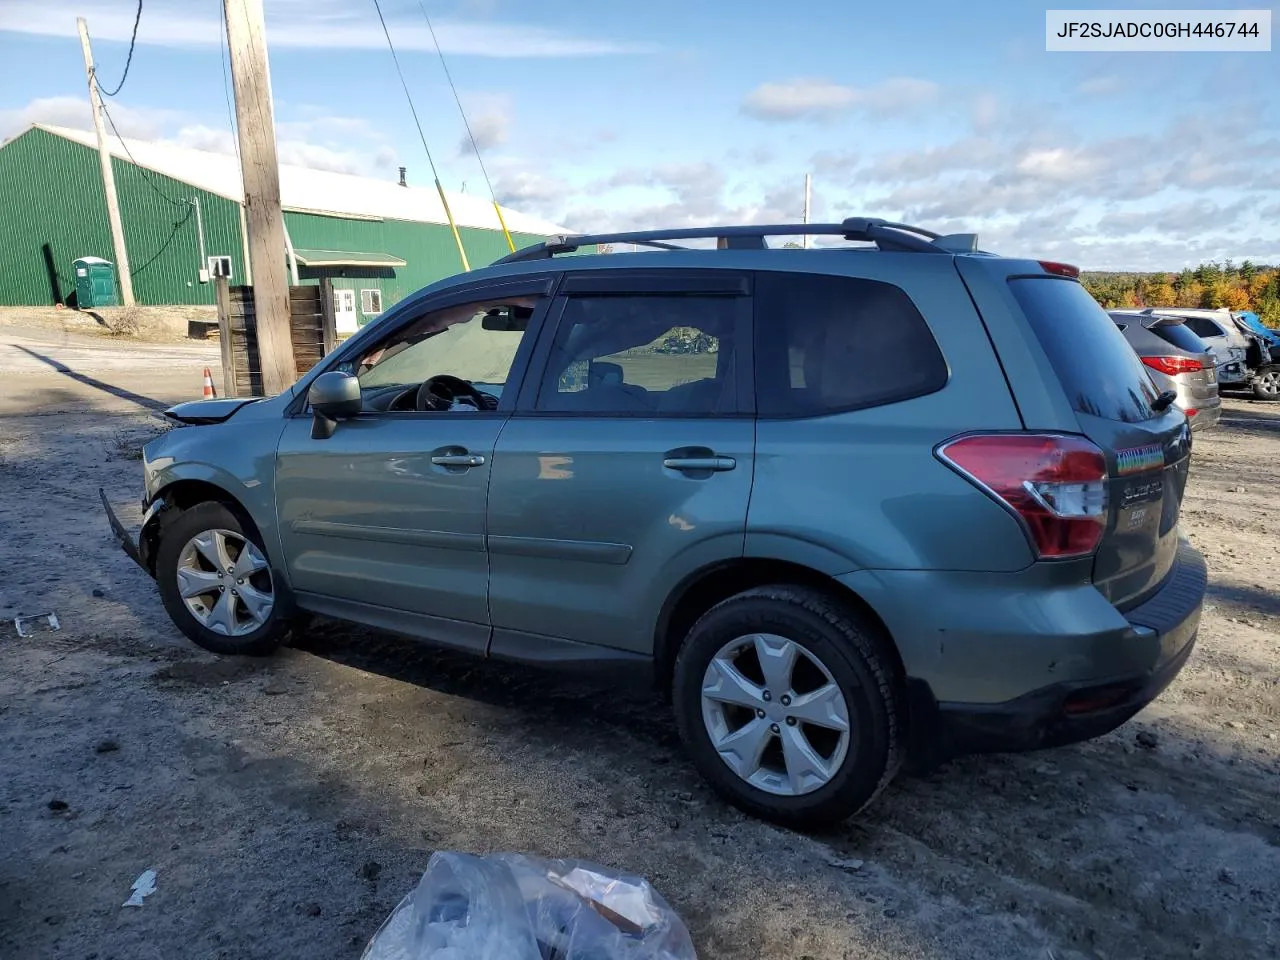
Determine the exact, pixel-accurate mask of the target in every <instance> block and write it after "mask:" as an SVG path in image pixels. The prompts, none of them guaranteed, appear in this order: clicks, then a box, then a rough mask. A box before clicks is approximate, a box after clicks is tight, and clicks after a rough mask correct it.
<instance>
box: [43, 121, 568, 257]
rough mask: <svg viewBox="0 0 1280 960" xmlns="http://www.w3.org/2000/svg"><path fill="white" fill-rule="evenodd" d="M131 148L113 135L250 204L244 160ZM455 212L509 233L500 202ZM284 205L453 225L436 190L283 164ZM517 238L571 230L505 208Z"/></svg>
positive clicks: (67, 132) (470, 202)
mask: <svg viewBox="0 0 1280 960" xmlns="http://www.w3.org/2000/svg"><path fill="white" fill-rule="evenodd" d="M33 126H35V127H37V128H39V129H41V130H44V131H45V132H47V133H51V134H53V135H55V136H58V137H62V138H64V139H67V140H71V141H74V142H75V143H79V144H81V145H83V146H86V147H89V148H91V149H94V150H96V149H97V148H98V141H97V137H96V136H94V134H93V133H91V132H89V131H87V130H73V129H71V128H69V127H57V126H52V125H50V124H44V123H37V124H33ZM126 142H127V144H128V150H127V151H126V150H125V146H124V144H123V143H121V141H120V140H119V139H118V138H116V137H107V149H108V150H109V151H110V153H111V155H112V156H115V157H119V158H120V159H122V160H126V161H128V160H130V155H132V160H133V162H135V163H136V164H137V165H138V166H140V167H145V168H146V169H147V170H151V171H153V172H155V173H159V174H163V175H164V176H166V177H172V178H173V179H174V180H180V181H182V182H183V183H189V184H191V185H192V186H194V187H199V188H200V189H202V190H207V191H208V192H209V193H214V194H217V195H218V196H221V197H226V198H227V199H228V200H232V201H234V202H236V203H240V202H242V201H243V200H244V187H243V185H242V182H241V179H240V161H239V160H238V159H237V158H236V157H235V156H233V155H232V154H226V153H212V152H210V151H208V150H194V149H192V148H190V147H180V146H177V145H176V144H171V143H165V142H156V141H148V140H134V139H132V138H129V139H128V140H127V141H126ZM448 197H449V207H450V209H451V210H452V211H453V217H454V220H455V221H456V222H457V224H458V226H460V227H476V228H480V229H484V230H501V229H502V225H501V224H500V223H499V222H498V215H497V213H496V212H495V211H494V209H493V204H492V203H490V202H489V201H488V200H485V199H484V198H482V197H478V196H472V195H469V194H465V193H448ZM280 200H281V203H282V204H283V206H284V208H285V209H286V210H290V211H297V212H303V213H318V214H323V215H329V216H334V217H355V218H365V219H369V218H374V219H386V220H409V221H413V222H417V223H433V224H445V223H448V218H447V217H446V216H445V213H444V205H443V204H442V203H441V202H440V197H439V195H438V194H437V193H436V191H435V190H434V189H427V188H423V187H402V186H400V185H399V184H398V183H397V182H396V181H395V180H390V179H388V180H377V179H374V178H372V177H357V176H353V175H352V174H347V173H333V172H331V171H328V170H313V169H311V168H309V167H297V166H292V165H289V164H283V163H282V164H281V165H280ZM502 215H503V218H504V219H505V220H506V222H507V228H508V229H509V230H510V231H511V232H512V233H524V234H533V235H535V236H560V235H563V234H566V233H569V232H570V231H569V230H567V229H566V228H564V227H562V226H558V225H556V224H554V223H551V222H550V221H547V220H543V219H541V218H538V217H531V216H528V215H526V214H523V213H520V212H518V211H515V210H510V209H508V208H507V207H503V208H502Z"/></svg>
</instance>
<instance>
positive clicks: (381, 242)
mask: <svg viewBox="0 0 1280 960" xmlns="http://www.w3.org/2000/svg"><path fill="white" fill-rule="evenodd" d="M284 218H285V223H286V224H287V225H288V227H289V239H290V240H291V241H292V242H293V245H294V246H295V247H311V248H315V249H319V250H352V251H360V252H367V253H390V254H393V255H395V256H397V257H400V258H401V259H402V260H405V261H406V264H407V265H406V266H403V267H396V268H395V269H394V270H382V271H372V270H359V269H352V270H349V271H328V270H327V271H326V273H327V274H328V275H329V276H331V277H332V278H333V285H334V287H337V288H340V289H348V290H367V289H369V288H371V287H377V288H378V289H380V290H381V291H382V309H383V310H387V309H390V307H391V305H392V304H394V303H395V302H396V301H398V300H402V299H404V298H405V297H406V296H408V295H409V294H411V293H413V292H415V291H417V290H421V289H422V288H423V287H425V286H427V285H428V284H431V283H435V282H436V281H437V280H442V279H444V278H445V277H449V276H453V275H454V274H456V273H461V272H462V261H461V260H460V259H459V257H458V245H457V244H456V243H454V240H453V231H451V230H450V229H449V227H448V226H446V225H443V224H432V223H415V222H412V221H408V220H348V219H345V218H342V217H327V216H323V215H320V214H314V213H292V212H286V213H285V215H284ZM458 233H459V234H460V235H461V236H462V246H463V248H464V249H465V250H466V251H467V259H468V260H469V261H470V263H471V267H472V269H475V268H477V267H483V266H488V265H489V264H490V263H492V262H493V261H494V260H497V259H498V258H499V257H504V256H506V255H507V254H508V253H510V252H511V250H510V248H509V247H508V246H507V240H506V237H504V236H503V235H502V234H501V233H500V232H499V231H497V230H481V229H477V228H473V227H461V228H459V230H458ZM511 239H512V240H513V241H514V242H515V245H516V247H517V249H518V248H520V247H523V246H527V245H529V244H531V243H538V242H540V241H542V240H545V239H546V237H541V236H536V237H535V236H530V235H528V234H522V233H513V234H512V235H511ZM344 273H345V274H346V275H344ZM375 273H381V274H382V276H375V275H374V274H375ZM304 282H318V281H305V280H304ZM356 302H357V307H356V309H357V310H359V298H358V297H357V301H356ZM367 319H368V318H367V317H365V316H364V315H363V314H362V315H361V316H360V322H361V323H364V322H365V321H366V320H367Z"/></svg>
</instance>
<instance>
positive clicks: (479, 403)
mask: <svg viewBox="0 0 1280 960" xmlns="http://www.w3.org/2000/svg"><path fill="white" fill-rule="evenodd" d="M459 400H461V401H464V402H465V401H470V404H474V405H475V408H476V409H477V410H492V409H493V408H494V406H495V404H494V402H493V398H492V397H490V396H488V395H487V394H484V393H481V392H480V391H479V390H477V389H476V388H475V387H473V386H472V385H471V384H469V383H467V381H465V380H463V379H462V378H461V377H455V376H452V375H451V374H447V373H441V374H438V375H436V376H434V377H429V378H428V379H426V380H424V381H423V382H422V386H420V387H418V394H417V396H416V397H415V398H414V404H413V406H414V409H415V410H422V411H428V410H448V409H450V408H452V407H453V405H454V403H456V402H457V401H459Z"/></svg>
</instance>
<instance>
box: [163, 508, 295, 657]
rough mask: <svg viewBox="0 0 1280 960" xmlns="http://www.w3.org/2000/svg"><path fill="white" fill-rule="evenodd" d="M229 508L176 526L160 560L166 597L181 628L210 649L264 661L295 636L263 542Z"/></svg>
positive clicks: (190, 513)
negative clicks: (287, 636)
mask: <svg viewBox="0 0 1280 960" xmlns="http://www.w3.org/2000/svg"><path fill="white" fill-rule="evenodd" d="M245 527H246V525H245V524H243V523H242V522H241V521H240V519H239V517H237V516H236V515H235V513H234V512H232V510H231V509H230V508H229V507H228V506H227V505H226V504H222V503H202V504H200V505H199V506H196V507H192V508H191V509H190V510H187V511H186V512H184V513H183V514H182V515H181V516H179V517H178V518H177V519H175V520H174V521H173V523H171V524H170V525H169V526H168V527H167V528H166V529H165V532H164V537H163V539H162V540H161V541H160V549H159V551H158V552H157V554H156V582H157V584H158V585H159V588H160V599H161V600H162V601H163V603H164V607H165V610H166V611H168V613H169V617H170V618H171V619H172V620H173V622H174V624H175V625H176V626H177V627H178V629H179V630H181V631H182V632H183V633H185V634H186V635H187V636H188V637H189V638H190V639H191V640H193V641H194V642H195V643H196V644H198V645H199V646H201V647H204V648H205V649H206V650H210V651H212V652H213V653H221V654H248V655H253V656H261V655H263V654H267V653H271V652H272V651H273V650H275V648H276V647H278V646H279V645H280V643H281V641H283V640H284V638H285V635H286V634H287V633H288V632H289V619H288V617H287V616H286V615H285V613H284V611H283V609H282V605H281V603H280V602H279V597H278V596H277V592H276V590H275V583H274V582H273V579H272V576H271V567H270V564H268V562H267V557H266V553H265V551H264V550H263V547H262V544H261V543H258V542H256V539H255V536H254V535H251V534H250V533H249V532H248V531H247V530H246V529H245Z"/></svg>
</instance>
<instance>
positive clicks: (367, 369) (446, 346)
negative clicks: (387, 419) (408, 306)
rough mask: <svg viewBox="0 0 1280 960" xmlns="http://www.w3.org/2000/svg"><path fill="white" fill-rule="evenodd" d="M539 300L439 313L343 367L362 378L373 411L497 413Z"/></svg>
mask: <svg viewBox="0 0 1280 960" xmlns="http://www.w3.org/2000/svg"><path fill="white" fill-rule="evenodd" d="M538 303H539V298H535V297H520V298H514V299H512V298H507V299H499V300H483V301H478V302H476V303H468V304H463V305H461V306H456V307H448V308H446V309H443V310H435V311H432V312H430V313H426V314H423V315H422V316H420V317H418V318H417V319H415V320H413V321H411V322H410V323H409V324H408V325H407V326H403V327H401V328H399V329H398V330H396V331H395V332H394V333H392V334H389V335H388V336H387V337H386V338H385V339H383V340H381V341H379V342H377V343H374V344H373V345H371V346H369V347H367V348H366V349H365V350H364V352H363V353H361V354H360V355H359V356H358V357H354V358H351V359H348V360H346V361H344V362H343V363H341V364H340V365H339V366H338V368H337V369H339V370H343V371H345V372H347V373H350V374H352V375H354V376H355V377H357V378H358V379H359V380H360V392H361V394H362V395H363V397H364V406H365V409H366V410H371V411H381V412H405V411H414V410H418V411H425V410H449V409H459V410H465V409H472V410H474V409H493V408H494V407H496V406H497V403H498V399H499V398H500V397H501V396H502V391H503V388H504V387H505V386H506V383H507V377H508V376H509V374H510V373H511V368H512V366H513V364H514V362H515V356H516V351H517V350H518V349H519V348H520V344H521V342H522V341H523V340H524V337H525V334H526V332H527V330H528V327H529V320H530V319H531V318H532V316H533V313H534V309H535V308H536V307H537V305H538ZM429 381H430V383H429Z"/></svg>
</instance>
